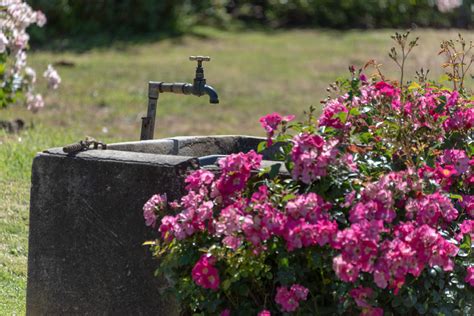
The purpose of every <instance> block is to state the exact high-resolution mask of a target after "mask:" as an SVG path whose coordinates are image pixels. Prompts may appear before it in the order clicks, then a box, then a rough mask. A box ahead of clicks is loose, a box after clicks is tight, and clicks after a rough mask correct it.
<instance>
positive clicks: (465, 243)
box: [459, 234, 472, 252]
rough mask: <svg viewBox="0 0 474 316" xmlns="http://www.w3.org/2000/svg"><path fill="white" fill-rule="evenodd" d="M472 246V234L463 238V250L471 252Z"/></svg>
mask: <svg viewBox="0 0 474 316" xmlns="http://www.w3.org/2000/svg"><path fill="white" fill-rule="evenodd" d="M471 246H472V240H471V234H464V236H463V238H462V243H461V245H460V246H459V248H461V249H462V250H464V251H466V252H469V251H470V250H471Z"/></svg>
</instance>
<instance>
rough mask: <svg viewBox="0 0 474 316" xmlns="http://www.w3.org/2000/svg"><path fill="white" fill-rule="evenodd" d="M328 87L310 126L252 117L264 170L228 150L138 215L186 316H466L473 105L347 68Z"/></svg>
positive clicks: (472, 298) (444, 91)
mask: <svg viewBox="0 0 474 316" xmlns="http://www.w3.org/2000/svg"><path fill="white" fill-rule="evenodd" d="M413 46H415V45H414V44H413ZM402 71H403V69H402ZM457 86H458V87H463V85H462V84H461V85H459V82H458V85H457ZM331 89H332V90H334V92H335V93H336V95H335V97H333V98H329V99H328V100H325V102H324V103H325V106H324V108H323V113H322V115H321V116H320V117H319V119H317V118H316V117H315V116H314V110H313V109H311V111H309V113H307V114H308V115H307V119H306V120H305V121H304V122H299V123H291V121H292V119H293V117H283V116H281V115H279V114H277V113H273V114H270V115H267V116H265V117H263V118H261V119H260V122H261V124H262V126H263V127H264V129H265V130H266V132H267V134H268V141H266V142H262V144H261V145H260V146H259V151H262V150H263V149H265V148H266V147H267V146H269V145H272V144H273V146H277V148H279V153H278V154H277V155H276V156H275V157H274V158H273V159H274V160H275V163H274V165H273V166H272V167H270V168H261V160H262V155H261V154H259V153H257V152H254V151H250V152H248V153H238V154H232V155H229V156H227V157H225V158H222V159H221V160H220V161H219V166H220V172H219V173H213V172H211V171H209V170H205V169H200V170H196V171H193V172H191V173H190V174H189V176H188V177H187V178H186V180H185V182H186V190H187V194H186V195H184V196H183V197H182V198H181V199H180V200H178V201H172V202H170V203H168V201H167V200H166V196H164V195H155V196H153V197H152V198H151V199H150V201H148V202H147V204H146V205H145V207H144V215H145V218H146V224H147V225H148V226H150V227H152V228H153V229H155V230H156V231H157V232H159V233H160V234H161V238H158V239H157V240H156V241H154V242H153V243H152V244H153V251H154V254H155V255H156V256H157V257H158V258H159V268H158V273H159V274H163V275H164V276H165V277H166V279H167V280H169V281H170V287H169V289H168V290H170V291H172V292H173V293H175V295H176V297H177V298H178V300H179V301H180V302H181V305H180V306H182V308H183V311H182V312H183V313H185V314H186V313H192V314H194V315H219V314H220V315H270V314H271V315H280V314H286V313H296V314H298V315H354V314H360V315H400V314H406V315H418V314H427V315H472V313H474V309H473V302H474V291H473V289H474V276H473V275H474V256H473V245H472V242H471V240H472V238H473V237H474V196H473V191H474V189H473V188H474V186H473V184H474V159H473V154H474V138H473V125H474V101H473V98H472V96H471V95H470V94H468V93H467V92H466V91H465V90H464V88H460V89H458V90H451V89H448V88H445V87H442V86H441V85H438V84H436V83H434V82H429V81H427V80H425V78H421V79H420V80H419V81H418V82H414V81H413V82H411V83H409V84H403V82H392V81H388V80H386V79H385V80H382V79H381V77H380V76H378V77H373V78H371V79H369V78H367V76H366V75H364V74H363V72H362V71H361V70H360V71H356V70H355V69H354V68H351V78H350V79H347V80H342V81H339V82H338V83H337V84H335V85H332V88H331Z"/></svg>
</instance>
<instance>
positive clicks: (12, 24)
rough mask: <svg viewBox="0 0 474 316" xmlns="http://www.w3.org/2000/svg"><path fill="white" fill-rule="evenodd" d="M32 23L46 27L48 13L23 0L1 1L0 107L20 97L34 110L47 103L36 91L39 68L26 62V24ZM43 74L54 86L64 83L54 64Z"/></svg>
mask: <svg viewBox="0 0 474 316" xmlns="http://www.w3.org/2000/svg"><path fill="white" fill-rule="evenodd" d="M32 24H36V25H38V26H39V27H43V26H44V25H45V24H46V17H45V15H44V14H43V13H42V12H41V11H33V9H32V8H31V7H30V6H29V5H28V4H27V3H26V2H23V1H22V0H2V1H0V77H1V79H2V81H1V84H0V109H1V108H5V107H7V106H9V105H11V104H14V103H15V102H17V101H20V100H21V101H24V103H25V104H26V106H27V107H28V109H29V110H31V111H33V112H36V111H38V110H39V109H41V108H42V107H44V101H43V97H42V95H41V94H39V93H35V91H34V87H35V84H36V71H35V70H34V69H33V68H31V67H28V65H27V54H26V51H27V50H28V48H29V47H28V41H29V39H30V36H29V35H28V33H27V28H28V27H29V26H30V25H32ZM43 77H45V78H46V80H47V81H48V87H49V88H51V89H57V88H58V86H59V84H60V83H61V77H60V76H59V74H58V73H57V72H56V70H55V69H54V68H53V67H52V66H51V65H49V66H48V68H47V70H46V71H45V72H44V73H43Z"/></svg>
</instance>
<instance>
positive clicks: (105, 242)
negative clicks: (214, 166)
mask: <svg viewBox="0 0 474 316" xmlns="http://www.w3.org/2000/svg"><path fill="white" fill-rule="evenodd" d="M261 140H262V139H260V138H255V137H243V136H221V137H218V136H212V137H176V138H172V139H164V140H151V141H142V142H129V143H119V144H111V145H110V146H109V148H110V150H109V149H107V150H90V151H84V152H79V153H77V154H76V155H67V154H65V153H63V152H62V150H61V149H60V148H55V149H50V150H47V151H45V152H43V153H40V154H38V155H37V156H36V158H35V159H34V162H33V172H32V188H31V206H30V235H29V254H28V285H27V314H28V315H174V314H176V312H177V308H176V305H175V304H174V302H173V298H170V297H163V296H161V295H160V289H163V288H164V287H166V286H167V284H166V282H164V280H160V279H157V278H155V277H154V276H153V272H154V269H155V268H156V266H157V263H156V262H155V261H154V259H153V258H152V257H151V255H150V252H149V251H148V248H147V247H144V246H142V243H143V242H144V241H146V240H150V239H154V238H155V237H156V233H154V232H152V230H151V229H150V228H148V227H146V226H145V225H144V220H143V213H142V207H143V204H144V203H145V202H146V201H147V200H148V198H150V196H152V195H153V194H155V193H158V192H160V193H166V194H167V195H168V197H169V199H176V198H179V197H180V196H181V195H182V194H183V190H184V185H183V182H184V177H185V174H186V172H187V171H188V170H190V169H194V168H197V167H198V165H197V159H195V158H193V157H200V156H205V155H210V154H229V153H235V152H239V151H249V150H251V149H255V148H256V147H257V145H258V143H259V142H260V141H261Z"/></svg>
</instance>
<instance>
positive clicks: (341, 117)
mask: <svg viewBox="0 0 474 316" xmlns="http://www.w3.org/2000/svg"><path fill="white" fill-rule="evenodd" d="M347 116H348V113H347V112H342V111H341V112H339V113H337V114H334V115H333V118H338V119H339V120H340V121H341V122H342V123H345V122H346V121H347Z"/></svg>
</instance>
